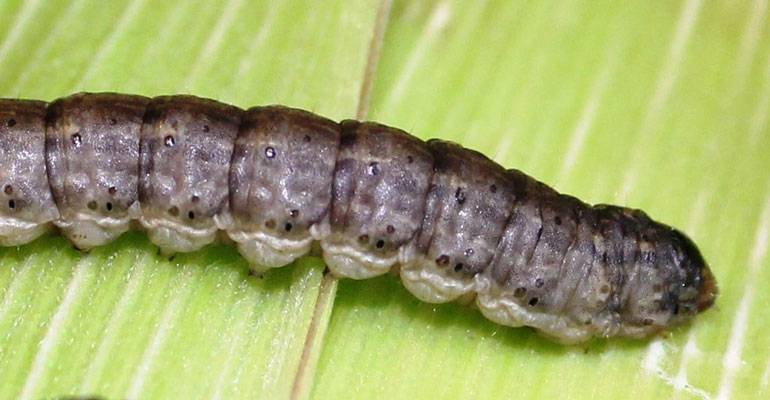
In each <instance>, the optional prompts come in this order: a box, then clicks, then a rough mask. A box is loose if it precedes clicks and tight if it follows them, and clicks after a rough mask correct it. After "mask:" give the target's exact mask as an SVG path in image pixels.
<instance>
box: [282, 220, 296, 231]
mask: <svg viewBox="0 0 770 400" xmlns="http://www.w3.org/2000/svg"><path fill="white" fill-rule="evenodd" d="M293 227H294V226H293V225H292V224H291V222H287V223H286V224H285V225H284V226H283V229H284V230H285V231H286V232H289V231H291V228H293Z"/></svg>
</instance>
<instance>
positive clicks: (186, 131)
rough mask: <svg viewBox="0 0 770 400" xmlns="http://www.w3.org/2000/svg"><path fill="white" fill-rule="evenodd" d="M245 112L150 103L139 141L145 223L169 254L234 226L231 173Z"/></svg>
mask: <svg viewBox="0 0 770 400" xmlns="http://www.w3.org/2000/svg"><path fill="white" fill-rule="evenodd" d="M242 114H243V110H241V109H239V108H237V107H233V106H230V105H227V104H223V103H220V102H217V101H214V100H208V99H201V98H197V97H192V96H162V97H156V98H154V99H152V100H151V101H150V103H149V104H148V106H147V111H146V113H145V115H144V122H143V124H142V131H141V142H140V163H139V169H140V176H139V201H140V203H141V210H142V212H141V217H140V219H139V220H140V222H141V223H142V225H143V226H144V227H145V228H146V229H147V232H148V236H149V238H150V240H151V241H152V242H153V243H155V244H157V245H158V246H160V248H161V250H163V251H164V252H167V253H168V252H177V251H178V252H190V251H195V250H197V249H199V248H201V247H202V246H204V245H206V244H208V243H211V242H212V241H214V239H215V236H216V233H217V230H219V229H226V228H228V227H229V225H230V224H229V212H228V202H229V201H228V197H229V195H228V193H229V190H228V175H229V170H230V159H231V157H232V153H233V144H234V141H235V137H236V134H237V132H238V126H239V124H240V121H241V116H242Z"/></svg>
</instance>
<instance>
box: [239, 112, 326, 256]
mask: <svg viewBox="0 0 770 400" xmlns="http://www.w3.org/2000/svg"><path fill="white" fill-rule="evenodd" d="M339 141H340V132H339V125H338V124H337V123H335V122H333V121H331V120H327V119H325V118H320V117H318V116H316V115H314V114H311V113H309V112H307V111H302V110H295V109H291V108H286V107H280V106H271V107H254V108H251V109H249V110H247V111H246V113H245V115H244V117H243V121H242V123H241V126H240V129H239V131H238V137H237V139H236V140H235V150H234V154H233V158H232V162H231V167H230V184H229V187H230V189H229V191H230V209H231V213H232V219H233V225H232V226H231V227H230V228H228V235H229V236H230V237H231V238H232V239H233V240H234V241H235V242H236V243H237V244H238V248H239V250H240V251H241V253H242V254H243V255H244V257H246V258H247V259H248V260H249V262H250V263H251V264H252V265H254V266H258V267H255V269H259V270H262V269H264V268H267V267H279V266H282V265H286V264H288V263H290V262H292V261H294V260H295V259H296V258H297V257H299V256H301V255H303V254H305V253H307V252H308V251H309V250H310V245H311V243H312V241H313V238H312V237H311V232H310V231H311V228H313V229H315V230H319V229H321V228H323V227H328V222H327V220H328V215H329V208H330V207H331V187H332V179H333V177H334V166H335V161H336V159H337V151H338V148H339ZM327 230H328V229H327Z"/></svg>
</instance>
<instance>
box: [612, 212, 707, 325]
mask: <svg viewBox="0 0 770 400" xmlns="http://www.w3.org/2000/svg"><path fill="white" fill-rule="evenodd" d="M641 237H642V241H641V242H640V248H641V249H642V251H641V256H640V257H639V258H638V262H639V265H638V267H639V276H638V277H637V280H636V281H635V282H634V283H633V287H632V288H631V291H632V294H631V296H630V298H629V299H628V303H627V304H626V308H625V310H624V312H623V313H622V314H623V315H622V317H623V321H624V324H623V325H624V326H623V328H624V330H625V331H626V334H627V335H628V336H645V335H647V334H649V333H652V332H656V331H661V330H668V329H670V328H672V327H674V326H677V325H679V324H682V323H684V322H686V321H688V320H690V319H691V318H692V317H693V316H695V315H696V314H697V313H699V312H701V311H704V310H706V309H708V308H709V307H710V306H711V305H712V304H713V303H714V299H715V298H716V295H717V286H716V281H715V279H714V276H713V275H712V273H711V271H710V270H709V268H708V265H707V264H706V261H705V260H704V259H703V256H702V255H701V253H700V251H699V250H698V248H697V247H696V246H695V244H694V243H693V242H692V240H690V238H688V237H687V236H686V235H685V234H683V233H682V232H680V231H678V230H676V229H673V228H669V227H666V226H663V225H659V224H652V225H651V226H648V227H647V228H646V229H644V232H643V234H642V235H641Z"/></svg>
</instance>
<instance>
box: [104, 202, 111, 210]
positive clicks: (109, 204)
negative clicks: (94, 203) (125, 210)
mask: <svg viewBox="0 0 770 400" xmlns="http://www.w3.org/2000/svg"><path fill="white" fill-rule="evenodd" d="M105 207H107V211H112V203H110V202H109V201H108V202H107V204H105Z"/></svg>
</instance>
